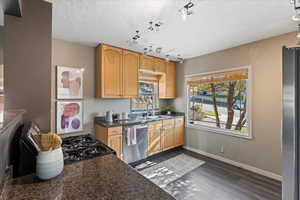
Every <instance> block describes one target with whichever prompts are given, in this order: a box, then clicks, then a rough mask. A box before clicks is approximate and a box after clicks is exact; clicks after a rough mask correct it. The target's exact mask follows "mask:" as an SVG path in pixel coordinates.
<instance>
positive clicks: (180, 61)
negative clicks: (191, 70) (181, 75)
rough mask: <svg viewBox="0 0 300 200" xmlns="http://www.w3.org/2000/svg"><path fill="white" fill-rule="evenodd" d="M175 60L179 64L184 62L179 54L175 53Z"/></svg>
mask: <svg viewBox="0 0 300 200" xmlns="http://www.w3.org/2000/svg"><path fill="white" fill-rule="evenodd" d="M177 62H179V63H180V64H183V62H184V60H183V58H182V57H181V55H180V54H178V55H177Z"/></svg>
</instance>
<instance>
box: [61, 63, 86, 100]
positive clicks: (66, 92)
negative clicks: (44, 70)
mask: <svg viewBox="0 0 300 200" xmlns="http://www.w3.org/2000/svg"><path fill="white" fill-rule="evenodd" d="M56 80H57V82H56V88H57V91H56V94H57V99H82V98H83V86H82V85H83V68H74V67H63V66H57V70H56Z"/></svg>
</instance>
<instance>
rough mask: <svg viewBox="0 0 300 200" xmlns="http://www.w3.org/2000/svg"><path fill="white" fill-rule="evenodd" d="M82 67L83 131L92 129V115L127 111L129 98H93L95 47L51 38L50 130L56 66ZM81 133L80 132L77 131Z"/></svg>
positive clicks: (52, 126)
mask: <svg viewBox="0 0 300 200" xmlns="http://www.w3.org/2000/svg"><path fill="white" fill-rule="evenodd" d="M57 65H60V66H66V67H81V68H84V75H83V79H84V80H83V96H84V99H83V111H84V112H83V115H84V116H83V118H84V133H91V132H93V129H94V123H93V122H94V117H95V116H96V115H98V114H104V112H105V111H107V110H113V111H114V112H129V111H130V101H129V99H121V100H119V99H117V100H99V99H95V48H93V47H89V46H84V45H80V44H76V43H71V42H67V41H63V40H58V39H53V40H52V76H51V77H52V97H51V130H52V131H55V130H56V127H55V120H56V117H55V113H56V106H55V105H56V104H55V102H56V74H55V72H56V66H57ZM78 134H81V133H78Z"/></svg>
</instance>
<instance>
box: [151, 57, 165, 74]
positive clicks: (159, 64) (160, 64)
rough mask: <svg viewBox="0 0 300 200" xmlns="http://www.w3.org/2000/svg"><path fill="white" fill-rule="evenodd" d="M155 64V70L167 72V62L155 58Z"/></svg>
mask: <svg viewBox="0 0 300 200" xmlns="http://www.w3.org/2000/svg"><path fill="white" fill-rule="evenodd" d="M153 60H154V62H153V66H154V71H155V72H159V73H162V74H163V73H166V64H167V62H166V61H164V60H162V59H160V58H153Z"/></svg>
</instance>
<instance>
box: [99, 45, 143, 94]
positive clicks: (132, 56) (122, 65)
mask: <svg viewBox="0 0 300 200" xmlns="http://www.w3.org/2000/svg"><path fill="white" fill-rule="evenodd" d="M96 56H97V60H96V97H97V98H131V97H137V96H138V88H137V85H138V66H139V54H137V53H134V52H130V51H126V50H123V49H120V48H116V47H112V46H108V45H103V44H101V45H99V46H98V47H97V55H96Z"/></svg>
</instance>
